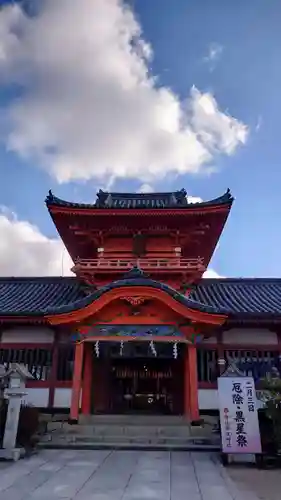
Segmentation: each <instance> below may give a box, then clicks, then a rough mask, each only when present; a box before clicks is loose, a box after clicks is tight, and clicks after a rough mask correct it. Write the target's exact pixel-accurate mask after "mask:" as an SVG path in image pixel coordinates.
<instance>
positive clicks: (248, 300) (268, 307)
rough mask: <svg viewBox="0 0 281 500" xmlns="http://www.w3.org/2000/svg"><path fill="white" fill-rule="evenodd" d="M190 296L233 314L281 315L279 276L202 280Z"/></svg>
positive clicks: (280, 283) (280, 284)
mask: <svg viewBox="0 0 281 500" xmlns="http://www.w3.org/2000/svg"><path fill="white" fill-rule="evenodd" d="M191 298H192V299H193V300H196V301H199V302H203V303H206V304H210V305H212V306H214V307H216V308H218V309H219V308H221V307H223V308H225V309H227V310H228V311H229V312H230V313H231V314H232V315H235V316H245V315H251V316H254V315H257V316H259V315H274V316H280V315H281V279H278V278H275V279H274V278H272V279H270V278H224V279H202V280H201V282H200V283H199V284H198V285H197V286H196V287H194V289H193V291H192V293H191Z"/></svg>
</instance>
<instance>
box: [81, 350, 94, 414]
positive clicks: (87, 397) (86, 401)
mask: <svg viewBox="0 0 281 500" xmlns="http://www.w3.org/2000/svg"><path fill="white" fill-rule="evenodd" d="M92 362H93V357H92V344H90V343H87V342H86V344H85V359H84V373H83V386H82V387H83V388H82V404H81V411H82V414H83V415H90V414H91V399H92V377H93V365H92Z"/></svg>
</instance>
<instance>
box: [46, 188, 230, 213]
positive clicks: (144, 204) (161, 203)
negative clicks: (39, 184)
mask: <svg viewBox="0 0 281 500" xmlns="http://www.w3.org/2000/svg"><path fill="white" fill-rule="evenodd" d="M186 195H187V193H186V191H185V189H181V190H180V191H174V192H168V193H107V192H105V191H102V190H99V192H98V193H97V200H96V203H93V204H86V203H72V202H69V201H65V200H62V199H60V198H57V197H56V196H54V195H53V193H52V191H49V194H48V196H47V198H46V205H47V207H49V208H51V207H52V206H61V207H69V208H77V209H83V208H84V209H89V208H90V209H92V208H107V209H108V208H115V209H116V208H120V209H122V208H133V209H138V208H139V209H144V208H154V209H159V208H160V209H161V208H181V209H182V208H194V207H196V206H199V207H200V208H204V207H208V206H215V205H223V204H230V203H232V201H233V198H232V196H231V194H230V190H229V189H228V190H227V191H226V193H225V194H224V195H222V196H220V197H219V198H215V199H214V200H210V201H206V202H198V203H189V202H188V199H187V196H186Z"/></svg>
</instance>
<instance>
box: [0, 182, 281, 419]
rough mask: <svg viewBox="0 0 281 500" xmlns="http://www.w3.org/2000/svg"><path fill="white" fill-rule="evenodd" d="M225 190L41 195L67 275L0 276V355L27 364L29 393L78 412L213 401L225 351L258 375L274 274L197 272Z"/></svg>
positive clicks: (210, 248)
mask: <svg viewBox="0 0 281 500" xmlns="http://www.w3.org/2000/svg"><path fill="white" fill-rule="evenodd" d="M232 203H233V198H232V197H231V194H230V192H229V191H227V192H226V193H225V194H224V195H223V196H221V197H220V198H217V199H214V200H212V201H208V202H202V203H196V204H190V203H188V200H187V196H186V192H185V190H181V191H177V192H170V193H154V194H129V193H128V194H127V193H126V194H119V193H105V192H103V191H99V193H98V195H97V200H96V203H95V204H93V205H86V204H79V203H71V202H66V201H63V200H61V199H59V198H56V197H55V196H53V194H52V193H51V192H50V193H49V195H48V196H47V199H46V205H47V208H48V210H49V213H50V215H51V217H52V220H53V222H54V224H55V226H56V228H57V230H58V232H59V234H60V237H61V238H62V240H63V242H64V244H65V246H66V248H67V250H68V252H69V254H70V255H71V257H72V259H73V262H74V267H73V272H74V273H75V275H76V276H75V277H54V278H50V277H44V278H41V277H40V278H39V277H38V278H1V279H0V328H1V346H0V348H1V349H0V363H4V364H6V365H7V366H8V364H9V363H11V362H18V363H22V364H24V365H26V366H27V368H28V369H29V371H30V372H31V373H32V374H33V376H34V380H32V381H30V382H28V389H27V391H28V395H27V400H28V402H29V403H31V404H33V405H35V406H37V407H40V408H49V409H61V410H62V409H64V410H67V411H70V418H71V419H72V420H73V421H76V420H77V419H78V415H79V412H80V413H82V414H91V413H113V414H114V413H115V414H117V413H127V412H129V413H139V412H144V413H156V414H158V413H160V414H161V413H168V414H183V415H186V416H187V417H188V419H190V420H193V421H196V420H198V418H199V412H209V411H211V410H217V408H218V401H217V390H216V380H217V377H218V375H219V374H220V373H221V372H222V371H223V370H224V367H225V363H226V362H227V361H228V360H230V359H231V360H233V359H234V360H235V361H236V363H237V366H238V367H239V368H240V370H242V371H244V372H245V373H246V374H252V375H253V376H254V377H255V379H258V378H260V377H261V376H264V375H265V373H266V372H268V371H270V370H271V368H272V366H276V367H277V368H279V356H280V354H281V343H280V339H281V336H280V334H281V330H280V319H281V280H278V279H247V278H246V279H232V278H231V279H202V275H203V273H204V271H205V270H206V268H207V266H208V264H209V262H210V259H211V257H212V255H213V252H214V250H215V248H216V246H217V243H218V241H219V238H220V235H221V233H222V230H223V228H224V225H225V223H226V221H227V218H228V215H229V212H230V209H231V206H232Z"/></svg>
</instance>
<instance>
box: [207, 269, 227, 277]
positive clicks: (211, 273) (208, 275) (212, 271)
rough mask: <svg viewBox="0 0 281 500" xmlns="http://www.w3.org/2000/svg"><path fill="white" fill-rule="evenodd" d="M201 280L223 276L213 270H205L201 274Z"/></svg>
mask: <svg viewBox="0 0 281 500" xmlns="http://www.w3.org/2000/svg"><path fill="white" fill-rule="evenodd" d="M203 278H223V276H220V275H219V274H218V273H217V272H216V271H214V269H207V271H205V272H204V274H203Z"/></svg>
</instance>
